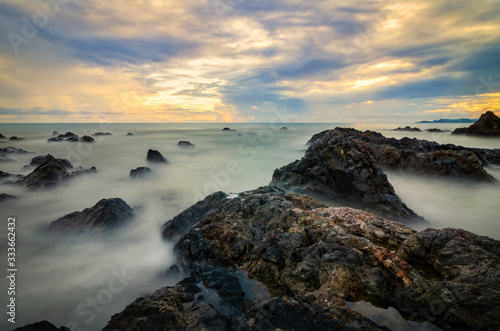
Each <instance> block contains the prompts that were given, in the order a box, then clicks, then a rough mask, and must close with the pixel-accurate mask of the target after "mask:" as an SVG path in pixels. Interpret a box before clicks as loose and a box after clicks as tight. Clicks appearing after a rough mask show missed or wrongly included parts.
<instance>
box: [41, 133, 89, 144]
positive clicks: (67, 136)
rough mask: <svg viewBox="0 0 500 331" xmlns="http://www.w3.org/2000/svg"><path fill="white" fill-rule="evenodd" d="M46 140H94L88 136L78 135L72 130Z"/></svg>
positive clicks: (84, 141)
mask: <svg viewBox="0 0 500 331" xmlns="http://www.w3.org/2000/svg"><path fill="white" fill-rule="evenodd" d="M47 141H48V142H57V141H69V142H82V143H93V142H95V140H94V138H92V137H90V136H83V137H79V136H77V135H76V134H74V133H73V132H66V133H65V134H60V135H58V136H57V137H52V138H49V139H47Z"/></svg>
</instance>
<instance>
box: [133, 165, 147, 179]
mask: <svg viewBox="0 0 500 331" xmlns="http://www.w3.org/2000/svg"><path fill="white" fill-rule="evenodd" d="M149 174H151V169H150V168H148V167H138V168H135V169H132V170H130V178H138V177H144V176H146V175H149Z"/></svg>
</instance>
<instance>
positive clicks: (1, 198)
mask: <svg viewBox="0 0 500 331" xmlns="http://www.w3.org/2000/svg"><path fill="white" fill-rule="evenodd" d="M15 198H16V197H15V196H13V195H10V194H7V193H0V202H2V201H5V200H11V199H15Z"/></svg>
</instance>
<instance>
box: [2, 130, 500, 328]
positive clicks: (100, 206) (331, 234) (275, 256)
mask: <svg viewBox="0 0 500 331" xmlns="http://www.w3.org/2000/svg"><path fill="white" fill-rule="evenodd" d="M226 131H229V129H228V130H226ZM17 152H19V153H25V152H26V151H22V150H19V151H17V150H10V149H8V150H5V156H6V155H8V154H9V153H17ZM66 161H67V160H64V159H56V158H54V157H53V156H52V155H45V156H38V157H35V158H33V159H32V162H31V163H30V165H29V166H28V167H35V169H34V170H33V172H32V173H31V174H29V175H28V176H26V177H23V178H21V179H17V183H18V184H21V185H22V186H24V187H26V188H27V189H31V190H33V189H36V190H38V189H45V188H49V187H51V186H53V185H56V184H58V183H60V182H62V181H64V180H66V179H67V178H71V177H74V176H77V175H80V174H84V173H87V172H92V169H89V170H84V169H76V170H75V169H72V165H71V163H69V161H67V162H66ZM147 161H149V162H153V163H154V162H160V163H168V161H167V160H166V158H165V157H163V155H161V153H160V152H158V151H156V150H149V151H148V155H147ZM499 164H500V150H499V149H477V148H464V147H461V146H455V145H451V144H447V145H441V144H438V143H435V142H430V141H426V140H418V139H409V138H403V139H399V140H398V139H394V138H386V137H384V136H383V135H381V134H380V133H377V132H373V131H365V132H362V131H358V130H354V129H348V128H336V129H334V130H327V131H323V132H321V133H318V134H316V135H314V136H313V137H312V138H311V140H310V141H309V142H308V148H307V150H306V152H305V155H304V157H303V158H302V159H300V160H297V161H295V162H292V163H290V164H288V165H285V166H283V167H281V168H279V169H276V170H275V172H274V174H273V175H272V179H271V182H270V184H269V186H265V187H260V188H258V189H255V190H252V191H248V192H242V193H239V194H236V195H234V194H233V195H228V194H226V193H224V192H215V193H212V194H210V195H208V196H207V197H205V198H204V199H202V200H201V201H199V202H197V203H196V204H194V205H193V206H191V207H189V208H187V209H186V210H184V211H183V212H182V213H180V214H179V215H177V216H176V217H174V218H172V219H171V220H169V221H167V222H166V223H165V224H164V225H163V226H162V228H161V229H159V231H161V236H162V238H163V240H164V241H168V242H171V243H175V246H174V247H175V248H174V251H175V254H176V259H177V260H176V263H174V264H173V265H172V266H170V267H169V268H168V269H167V270H166V271H165V275H166V277H167V278H168V279H170V280H172V279H178V280H179V281H178V282H177V284H176V285H174V286H166V287H163V288H160V289H158V290H157V291H155V292H154V293H152V294H150V295H147V296H144V297H140V298H137V299H136V300H135V301H133V302H132V303H130V304H129V305H128V306H127V307H126V308H125V309H123V311H121V312H119V313H117V314H115V315H114V316H113V317H112V318H111V319H110V321H109V322H108V324H107V325H106V326H105V327H104V330H108V331H111V330H172V329H174V330H178V329H189V330H271V329H282V330H294V329H310V330H313V329H314V330H315V329H333V330H334V329H343V330H344V329H345V330H388V328H387V327H386V326H383V325H379V324H377V323H376V322H375V321H373V320H371V319H369V318H368V317H366V316H363V315H362V314H361V313H360V312H358V311H356V310H355V309H352V308H349V305H348V304H347V302H353V301H359V300H363V301H366V302H369V303H371V304H372V305H374V306H376V307H383V308H388V307H392V308H394V309H396V310H397V311H398V312H399V313H400V314H401V315H402V316H404V317H405V318H406V319H407V320H409V321H416V322H419V323H431V324H432V326H433V327H434V328H438V329H443V330H464V329H467V330H498V329H499V328H500V241H498V240H495V239H491V238H488V237H485V236H479V235H476V234H473V233H471V232H468V231H465V230H461V229H452V228H445V229H433V228H427V229H425V230H422V231H418V232H417V231H415V230H414V229H412V228H411V227H410V226H413V225H414V224H418V225H420V226H421V225H426V226H427V225H430V224H429V223H428V222H427V221H426V220H425V219H423V218H422V217H421V216H419V215H418V214H417V213H416V212H415V211H413V210H411V209H410V208H408V207H407V206H406V205H405V203H404V202H403V201H402V200H401V198H400V197H399V196H398V195H397V193H396V192H395V190H394V188H393V187H392V185H391V183H390V182H389V180H388V178H387V176H386V174H385V173H384V171H388V170H389V171H394V170H396V171H402V172H405V173H409V174H415V175H425V176H431V177H434V178H444V179H451V180H454V181H465V182H476V183H483V184H485V183H486V184H488V185H496V184H497V180H496V179H495V178H494V177H493V176H491V175H490V174H489V173H488V172H487V166H488V165H499ZM146 169H147V168H146V167H140V168H137V169H133V170H132V171H131V173H130V176H131V177H139V175H142V173H143V172H144V173H145V172H146V171H147V170H146ZM93 171H95V168H94V170H93ZM12 176H14V175H10V174H5V176H4V177H6V178H7V177H8V178H12ZM417 212H418V211H417ZM133 218H134V210H133V209H132V208H131V207H130V206H128V205H127V204H126V203H125V202H124V201H123V200H121V199H119V198H113V199H106V200H101V201H99V202H98V203H97V204H96V205H94V206H93V207H90V208H86V209H84V210H83V211H81V212H74V213H71V214H68V215H66V216H63V217H61V218H59V219H57V220H55V221H54V222H52V223H51V225H50V226H49V231H50V232H52V233H53V235H57V234H61V233H64V235H67V234H78V233H98V234H100V233H102V232H103V231H104V232H106V233H109V232H110V231H114V230H115V229H117V228H118V227H120V226H123V225H124V224H127V223H129V221H130V220H132V219H133ZM166 267H167V266H166ZM42 329H43V330H65V328H57V327H56V326H54V325H52V324H51V323H49V322H47V321H42V322H38V323H35V324H32V325H27V326H25V327H23V328H18V329H16V330H42Z"/></svg>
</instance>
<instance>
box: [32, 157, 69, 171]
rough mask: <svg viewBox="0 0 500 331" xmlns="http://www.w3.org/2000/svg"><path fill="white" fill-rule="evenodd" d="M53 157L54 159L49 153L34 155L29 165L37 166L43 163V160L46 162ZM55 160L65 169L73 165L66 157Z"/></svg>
mask: <svg viewBox="0 0 500 331" xmlns="http://www.w3.org/2000/svg"><path fill="white" fill-rule="evenodd" d="M54 159H55V157H53V156H52V155H51V154H47V155H40V156H35V157H34V158H32V159H31V162H30V164H29V166H30V167H37V166H39V165H40V164H42V163H45V162H48V161H50V160H54ZM57 161H59V162H61V163H62V164H63V165H64V166H65V167H66V169H72V168H73V165H72V164H71V162H69V160H67V159H57Z"/></svg>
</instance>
